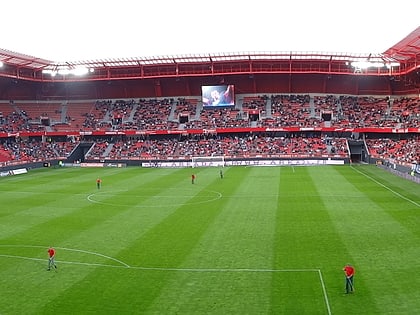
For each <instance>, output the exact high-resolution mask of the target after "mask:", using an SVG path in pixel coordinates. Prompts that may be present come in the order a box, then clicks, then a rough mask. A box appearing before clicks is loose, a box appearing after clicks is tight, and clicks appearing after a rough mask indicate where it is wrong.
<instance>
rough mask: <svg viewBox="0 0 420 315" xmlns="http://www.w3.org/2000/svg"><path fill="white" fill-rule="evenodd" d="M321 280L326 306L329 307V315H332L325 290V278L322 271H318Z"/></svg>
mask: <svg viewBox="0 0 420 315" xmlns="http://www.w3.org/2000/svg"><path fill="white" fill-rule="evenodd" d="M318 275H319V280H320V281H321V287H322V293H324V300H325V305H326V306H327V312H328V315H331V307H330V302H329V301H328V295H327V289H326V288H325V283H324V278H323V277H322V273H321V269H318Z"/></svg>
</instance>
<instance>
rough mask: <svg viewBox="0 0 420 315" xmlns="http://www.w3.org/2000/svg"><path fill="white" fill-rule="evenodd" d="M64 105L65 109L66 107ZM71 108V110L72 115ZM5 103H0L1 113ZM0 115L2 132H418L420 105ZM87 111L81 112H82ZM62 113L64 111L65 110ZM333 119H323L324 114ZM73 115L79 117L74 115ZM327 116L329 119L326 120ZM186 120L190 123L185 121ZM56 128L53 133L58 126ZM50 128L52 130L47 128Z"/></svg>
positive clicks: (394, 102)
mask: <svg viewBox="0 0 420 315" xmlns="http://www.w3.org/2000/svg"><path fill="white" fill-rule="evenodd" d="M63 106H64V105H63ZM71 106H73V105H69V106H68V107H69V108H68V111H70V110H71ZM2 107H3V104H0V112H2V110H1V109H2ZM13 108H14V110H13V111H6V112H7V113H5V114H0V132H9V133H10V132H18V131H34V132H35V131H41V130H47V131H54V130H55V131H57V130H58V129H59V128H58V126H61V127H62V125H63V124H68V128H67V129H66V130H71V129H73V130H77V131H80V130H85V131H86V130H87V131H89V130H105V131H106V130H115V129H118V130H171V129H180V128H182V129H197V128H201V129H211V128H213V129H214V128H239V127H252V126H259V127H272V128H274V127H301V128H305V127H326V126H332V127H338V128H382V127H388V128H409V127H412V128H418V127H419V126H420V100H419V99H418V98H415V97H411V98H410V97H401V98H395V99H390V98H389V97H373V96H372V97H367V96H343V95H342V96H337V95H313V96H310V95H307V94H306V95H271V96H270V97H268V96H252V97H251V96H246V97H244V98H242V99H241V102H240V104H237V105H235V106H234V107H225V108H210V109H209V108H203V107H202V106H201V107H200V106H199V101H198V100H197V99H193V98H191V99H159V100H158V99H140V100H113V101H111V100H100V101H96V102H95V103H94V106H92V105H91V106H88V105H86V107H85V112H82V113H79V114H78V115H77V116H81V117H83V119H84V121H83V122H82V123H81V124H80V125H79V124H77V125H75V126H72V124H71V122H72V120H73V117H72V116H69V115H67V116H65V119H64V121H54V124H52V125H51V126H44V125H43V124H41V123H40V121H36V120H34V119H33V118H30V117H29V116H28V115H27V113H26V111H25V110H20V109H19V104H18V103H16V104H14V107H13ZM80 108H81V109H80V110H83V109H82V108H83V107H80ZM63 110H64V109H62V110H60V112H61V111H63ZM325 113H327V114H329V116H324V115H323V114H325ZM72 115H75V114H74V113H73V114H72ZM46 116H47V117H48V113H46ZM326 117H329V118H328V119H327V118H326ZM185 118H186V119H185ZM55 124H57V127H56V128H55V127H54V125H55ZM47 128H50V129H51V130H49V129H47Z"/></svg>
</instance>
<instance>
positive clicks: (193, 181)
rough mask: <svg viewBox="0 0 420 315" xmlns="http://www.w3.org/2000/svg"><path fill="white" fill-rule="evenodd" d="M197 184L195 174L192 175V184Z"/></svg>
mask: <svg viewBox="0 0 420 315" xmlns="http://www.w3.org/2000/svg"><path fill="white" fill-rule="evenodd" d="M194 183H195V175H194V174H192V175H191V184H194Z"/></svg>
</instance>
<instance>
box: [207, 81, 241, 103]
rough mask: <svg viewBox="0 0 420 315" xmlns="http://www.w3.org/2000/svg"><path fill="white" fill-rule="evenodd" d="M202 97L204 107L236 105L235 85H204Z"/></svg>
mask: <svg viewBox="0 0 420 315" xmlns="http://www.w3.org/2000/svg"><path fill="white" fill-rule="evenodd" d="M201 97H202V101H203V106H204V107H217V106H235V87H234V86H233V85H232V84H230V85H203V86H202V87H201Z"/></svg>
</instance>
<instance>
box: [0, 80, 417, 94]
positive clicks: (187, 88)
mask: <svg viewBox="0 0 420 315" xmlns="http://www.w3.org/2000/svg"><path fill="white" fill-rule="evenodd" d="M407 80H408V79H407ZM407 80H402V79H398V78H392V77H389V76H386V77H385V76H365V75H359V76H358V75H324V74H275V73H264V74H255V75H244V74H240V75H232V74H231V75H215V76H197V77H176V78H173V77H171V78H153V79H127V80H107V81H104V80H101V81H89V82H80V81H79V82H29V81H26V80H15V79H14V80H11V79H9V78H0V99H1V100H82V99H118V98H153V97H175V96H177V95H185V96H194V95H200V93H201V86H202V85H217V84H221V83H224V84H226V83H229V84H233V85H235V90H236V92H237V93H239V94H265V93H273V94H274V93H277V94H289V93H290V94H307V93H323V94H351V95H406V94H416V95H418V93H419V87H418V84H416V83H415V82H414V81H413V80H409V81H411V83H410V82H406V81H407ZM417 81H418V80H417Z"/></svg>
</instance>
